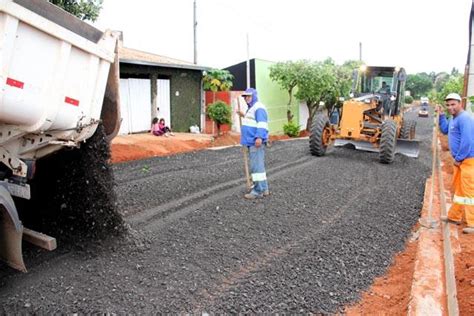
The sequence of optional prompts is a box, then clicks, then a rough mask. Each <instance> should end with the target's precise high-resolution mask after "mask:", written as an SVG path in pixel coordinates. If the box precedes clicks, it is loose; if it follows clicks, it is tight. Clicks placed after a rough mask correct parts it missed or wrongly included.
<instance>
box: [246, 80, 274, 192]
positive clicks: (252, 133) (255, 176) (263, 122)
mask: <svg viewBox="0 0 474 316" xmlns="http://www.w3.org/2000/svg"><path fill="white" fill-rule="evenodd" d="M242 96H243V97H244V99H245V102H246V103H247V105H248V109H247V111H246V112H245V113H244V112H242V111H239V113H238V114H239V115H240V116H242V126H241V128H240V143H241V144H242V146H247V147H248V149H249V157H250V159H249V160H250V173H251V176H252V181H253V183H254V186H253V188H252V191H251V192H249V193H247V194H245V196H244V197H245V198H246V199H249V200H251V199H256V198H259V197H264V196H267V195H269V194H270V191H269V190H268V182H267V173H266V172H265V145H266V143H267V140H268V115H267V110H266V108H265V105H263V103H261V102H259V101H258V93H257V90H255V89H252V88H249V89H247V90H245V92H244V93H243V94H242Z"/></svg>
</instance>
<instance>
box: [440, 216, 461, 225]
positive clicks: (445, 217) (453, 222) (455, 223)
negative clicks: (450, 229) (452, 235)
mask: <svg viewBox="0 0 474 316" xmlns="http://www.w3.org/2000/svg"><path fill="white" fill-rule="evenodd" d="M440 220H441V221H442V222H445V223H450V224H454V225H460V224H461V222H460V221H454V220H452V219H450V218H449V217H447V216H446V215H441V216H440Z"/></svg>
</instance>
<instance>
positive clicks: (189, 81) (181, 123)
mask: <svg viewBox="0 0 474 316" xmlns="http://www.w3.org/2000/svg"><path fill="white" fill-rule="evenodd" d="M120 77H121V78H149V79H152V77H153V78H163V79H169V80H170V99H171V101H170V103H171V128H172V129H173V130H174V131H176V132H188V131H189V127H190V126H191V125H198V126H200V127H201V79H202V73H201V71H200V70H188V69H174V68H164V67H155V66H145V65H134V64H126V63H121V64H120ZM151 85H152V89H151V91H152V93H153V92H154V91H156V87H154V86H153V85H156V80H151ZM151 102H152V96H151V94H150V105H151ZM151 119H152V118H150V120H151Z"/></svg>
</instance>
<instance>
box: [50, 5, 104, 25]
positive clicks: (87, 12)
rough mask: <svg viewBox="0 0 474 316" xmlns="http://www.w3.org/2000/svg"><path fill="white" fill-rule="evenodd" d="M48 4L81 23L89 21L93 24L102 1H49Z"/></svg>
mask: <svg viewBox="0 0 474 316" xmlns="http://www.w3.org/2000/svg"><path fill="white" fill-rule="evenodd" d="M49 2H51V3H52V4H55V5H57V6H58V7H60V8H62V9H64V10H65V11H67V12H69V13H71V14H73V15H75V16H77V17H78V18H79V19H81V20H83V21H86V20H90V21H92V22H94V21H96V20H97V18H98V17H99V13H100V10H101V9H102V2H103V0H49Z"/></svg>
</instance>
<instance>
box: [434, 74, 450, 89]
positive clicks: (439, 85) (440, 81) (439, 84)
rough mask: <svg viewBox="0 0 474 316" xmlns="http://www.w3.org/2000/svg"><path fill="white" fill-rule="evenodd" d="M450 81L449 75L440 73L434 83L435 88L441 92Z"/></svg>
mask: <svg viewBox="0 0 474 316" xmlns="http://www.w3.org/2000/svg"><path fill="white" fill-rule="evenodd" d="M448 80H449V74H447V73H446V72H440V73H438V74H437V75H436V78H435V81H434V88H435V90H436V91H437V92H440V91H441V89H443V86H444V85H445V84H446V82H447V81H448Z"/></svg>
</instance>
